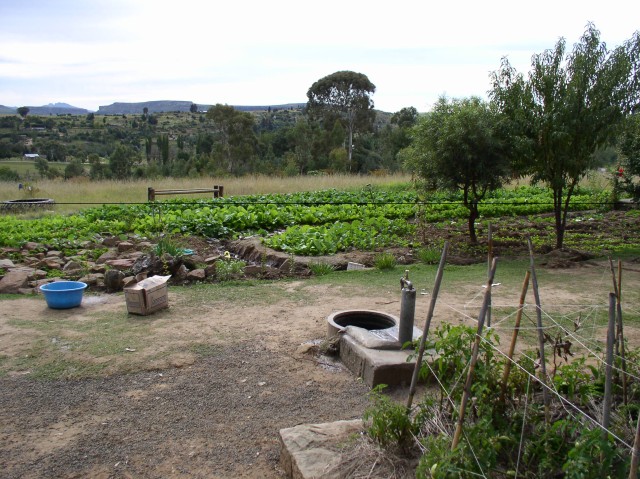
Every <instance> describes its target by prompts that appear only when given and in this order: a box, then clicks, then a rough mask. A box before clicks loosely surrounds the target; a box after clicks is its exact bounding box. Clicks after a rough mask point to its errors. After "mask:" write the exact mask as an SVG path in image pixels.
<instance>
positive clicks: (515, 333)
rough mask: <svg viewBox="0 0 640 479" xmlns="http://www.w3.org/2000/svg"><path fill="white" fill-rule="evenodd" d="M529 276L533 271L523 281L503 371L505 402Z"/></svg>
mask: <svg viewBox="0 0 640 479" xmlns="http://www.w3.org/2000/svg"><path fill="white" fill-rule="evenodd" d="M529 278H531V271H527V273H526V274H525V275H524V281H523V282H522V290H521V291H520V303H519V305H518V313H517V314H516V324H515V326H514V327H513V335H512V336H511V345H510V346H509V352H508V353H507V358H508V359H507V362H506V363H505V365H504V373H502V392H501V393H500V401H501V402H502V403H504V402H505V400H506V396H507V380H508V379H509V373H510V372H511V360H512V359H513V352H514V351H515V349H516V342H517V340H518V333H519V332H520V321H521V320H522V308H523V307H524V300H525V298H526V297H527V290H528V289H529Z"/></svg>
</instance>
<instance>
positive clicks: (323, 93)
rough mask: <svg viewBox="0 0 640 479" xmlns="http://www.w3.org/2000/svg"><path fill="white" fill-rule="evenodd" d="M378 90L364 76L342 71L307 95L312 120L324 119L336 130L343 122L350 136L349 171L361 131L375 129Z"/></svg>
mask: <svg viewBox="0 0 640 479" xmlns="http://www.w3.org/2000/svg"><path fill="white" fill-rule="evenodd" d="M375 91H376V86H375V85H374V84H373V83H371V81H370V80H369V78H367V76H366V75H364V74H362V73H356V72H352V71H339V72H335V73H332V74H331V75H328V76H326V77H324V78H321V79H320V80H318V81H316V82H315V83H314V84H313V85H311V87H310V88H309V90H308V91H307V98H308V102H307V112H308V113H309V115H310V117H311V118H312V119H322V120H324V122H325V125H327V127H329V128H333V121H334V120H335V118H339V119H340V120H341V122H342V123H343V126H344V128H345V129H346V132H347V139H346V146H347V148H346V149H347V152H348V155H347V156H348V163H349V170H351V160H352V158H353V138H354V134H355V133H356V132H358V131H368V130H370V129H371V128H372V126H373V120H374V119H375V111H374V110H373V100H372V99H371V95H373V93H375Z"/></svg>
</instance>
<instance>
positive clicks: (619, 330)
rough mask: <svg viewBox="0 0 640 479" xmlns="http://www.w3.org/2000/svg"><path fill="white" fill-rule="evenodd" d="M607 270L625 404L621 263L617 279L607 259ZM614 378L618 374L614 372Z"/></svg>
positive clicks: (625, 375)
mask: <svg viewBox="0 0 640 479" xmlns="http://www.w3.org/2000/svg"><path fill="white" fill-rule="evenodd" d="M609 269H610V270H611V279H612V280H613V292H614V294H615V295H616V339H615V352H616V356H618V355H619V356H620V358H621V359H622V361H621V362H622V402H623V403H624V404H627V360H626V358H625V350H624V330H623V327H622V261H620V260H618V279H617V280H616V274H615V270H614V268H613V261H611V258H609ZM614 375H615V377H616V378H617V377H618V373H617V372H614Z"/></svg>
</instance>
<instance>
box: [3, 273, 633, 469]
mask: <svg viewBox="0 0 640 479" xmlns="http://www.w3.org/2000/svg"><path fill="white" fill-rule="evenodd" d="M407 268H408V269H409V270H410V277H411V279H412V280H413V281H414V284H415V286H416V288H417V289H418V291H423V290H424V292H426V293H428V292H430V291H431V290H432V288H433V282H434V277H435V267H434V266H426V265H413V266H408V267H407ZM526 268H527V262H526V261H521V260H518V261H508V260H504V261H501V262H500V263H499V266H498V273H497V276H496V281H497V282H499V283H500V286H499V287H496V288H495V292H494V297H493V302H494V305H495V308H496V309H495V312H494V314H493V323H494V325H495V329H494V331H495V332H498V333H500V335H501V336H502V337H503V342H502V345H503V346H502V347H506V345H507V344H508V341H506V339H507V338H508V337H509V335H510V329H509V326H511V325H512V311H513V309H514V307H515V305H517V301H518V299H517V298H518V295H519V289H520V287H521V282H522V277H523V275H524V271H525V270H526ZM623 268H624V269H623V275H624V276H623V277H624V280H623V281H624V285H625V286H624V293H623V294H624V295H625V298H626V299H625V300H624V303H623V306H624V311H625V315H627V314H629V315H630V316H629V321H628V322H627V323H626V337H627V338H628V341H629V345H630V346H634V347H639V346H640V336H639V333H640V322H639V321H640V317H638V313H637V304H638V302H639V301H640V298H639V296H638V295H639V294H640V293H639V291H640V273H638V272H637V270H638V267H637V264H636V263H634V262H624V263H623ZM403 269H404V268H402V269H401V268H396V269H395V270H392V271H379V270H369V271H355V272H349V273H346V272H334V273H331V274H329V275H326V276H322V277H318V278H311V279H306V280H302V281H301V280H298V279H295V278H294V279H289V280H282V281H277V282H244V283H233V284H217V285H197V286H190V287H173V286H170V295H169V300H170V308H169V309H167V310H164V311H161V312H158V313H156V314H154V315H152V316H149V317H139V316H132V315H127V313H126V307H125V304H124V297H123V295H122V294H116V295H103V294H89V295H88V296H86V297H85V300H84V302H83V305H82V306H81V307H80V308H76V309H73V310H60V311H54V310H49V309H47V307H46V305H45V303H44V301H43V299H42V298H41V297H35V298H25V297H5V298H3V299H2V300H1V302H0V305H2V308H0V311H1V312H0V348H1V350H2V351H3V356H2V361H1V362H0V367H1V371H2V377H1V378H0V386H1V387H0V426H1V427H0V431H1V432H0V443H1V444H2V448H1V449H0V451H1V452H0V460H1V462H2V464H3V468H4V473H3V474H4V477H9V478H17V477H42V478H44V477H140V478H152V477H224V478H229V477H238V478H242V477H245V478H248V477H264V478H282V477H284V475H283V471H282V470H281V469H280V466H279V463H278V461H279V445H278V430H279V429H281V428H287V427H291V426H293V425H296V424H301V423H316V422H325V421H334V420H342V419H354V418H359V417H361V416H362V413H363V411H364V410H365V408H366V407H367V406H368V397H367V393H368V391H367V388H366V387H365V386H364V384H363V383H362V382H361V381H358V380H357V379H356V378H355V377H354V376H353V375H352V374H351V373H349V372H348V371H346V370H345V369H343V368H342V367H340V365H339V364H333V363H332V362H331V359H330V358H327V357H323V356H315V355H313V354H308V353H305V351H306V350H307V348H305V347H304V344H305V343H308V342H309V341H311V340H317V339H321V338H323V337H324V336H325V335H326V324H325V318H326V317H327V316H328V315H329V314H330V313H331V312H334V311H337V310H342V309H376V310H380V311H384V312H388V313H390V314H394V315H398V313H399V307H400V305H399V299H400V294H399V293H400V292H399V287H398V278H399V276H400V275H401V274H402V271H403ZM485 277H486V266H485V265H482V264H478V265H474V266H465V267H460V266H454V265H451V266H447V267H446V268H445V274H444V281H443V285H442V288H441V292H440V295H439V299H438V303H437V307H436V312H435V317H434V324H433V327H434V328H435V327H437V326H438V325H440V324H442V323H450V324H454V325H458V324H466V325H469V326H473V325H474V324H475V318H476V317H477V313H478V310H479V307H480V303H481V301H482V299H481V298H482V290H483V288H482V285H483V283H484V282H485V281H486V278H485ZM539 282H540V288H541V289H540V296H541V301H542V304H543V307H544V309H545V313H548V314H549V315H550V317H553V318H554V319H555V320H558V321H560V322H565V323H570V322H571V321H572V320H574V319H575V317H576V315H578V314H579V313H580V312H582V314H583V318H584V322H583V326H584V329H583V330H582V332H581V333H580V334H581V336H583V337H584V338H583V339H584V341H585V344H589V345H592V346H593V344H594V343H601V342H602V340H603V338H604V329H605V324H606V316H607V312H606V308H607V304H606V303H607V295H608V291H609V288H610V286H609V283H610V273H609V271H608V264H607V263H606V262H601V261H599V262H588V263H585V264H582V265H580V266H576V267H575V268H571V269H547V268H539ZM429 300H430V296H429V295H428V294H420V295H418V299H417V304H416V323H417V324H418V325H420V326H421V325H422V323H423V322H424V319H425V317H426V311H427V309H428V304H429ZM528 304H530V302H529V301H528ZM527 314H530V315H531V317H533V311H529V313H527ZM545 321H547V320H545ZM527 324H528V325H529V322H528V320H527ZM533 342H535V338H534V336H533V335H532V334H527V335H525V339H524V340H523V342H522V348H525V345H527V344H528V345H529V346H530V345H531V344H532V343H533ZM307 345H308V344H307ZM574 352H575V353H577V354H581V353H582V352H584V349H581V348H579V347H578V348H576V349H575V351H574ZM406 393H407V390H406V388H398V389H396V390H394V391H391V392H390V394H391V397H393V398H395V399H397V400H399V401H404V400H405V399H406ZM371 477H386V476H377V475H375V473H374V474H373V475H372V476H371Z"/></svg>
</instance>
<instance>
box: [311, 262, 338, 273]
mask: <svg viewBox="0 0 640 479" xmlns="http://www.w3.org/2000/svg"><path fill="white" fill-rule="evenodd" d="M309 269H310V270H311V272H312V273H313V274H314V275H316V276H324V275H326V274H329V273H332V272H333V271H335V269H336V268H335V266H333V265H332V264H329V263H322V262H315V261H314V262H311V263H309Z"/></svg>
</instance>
